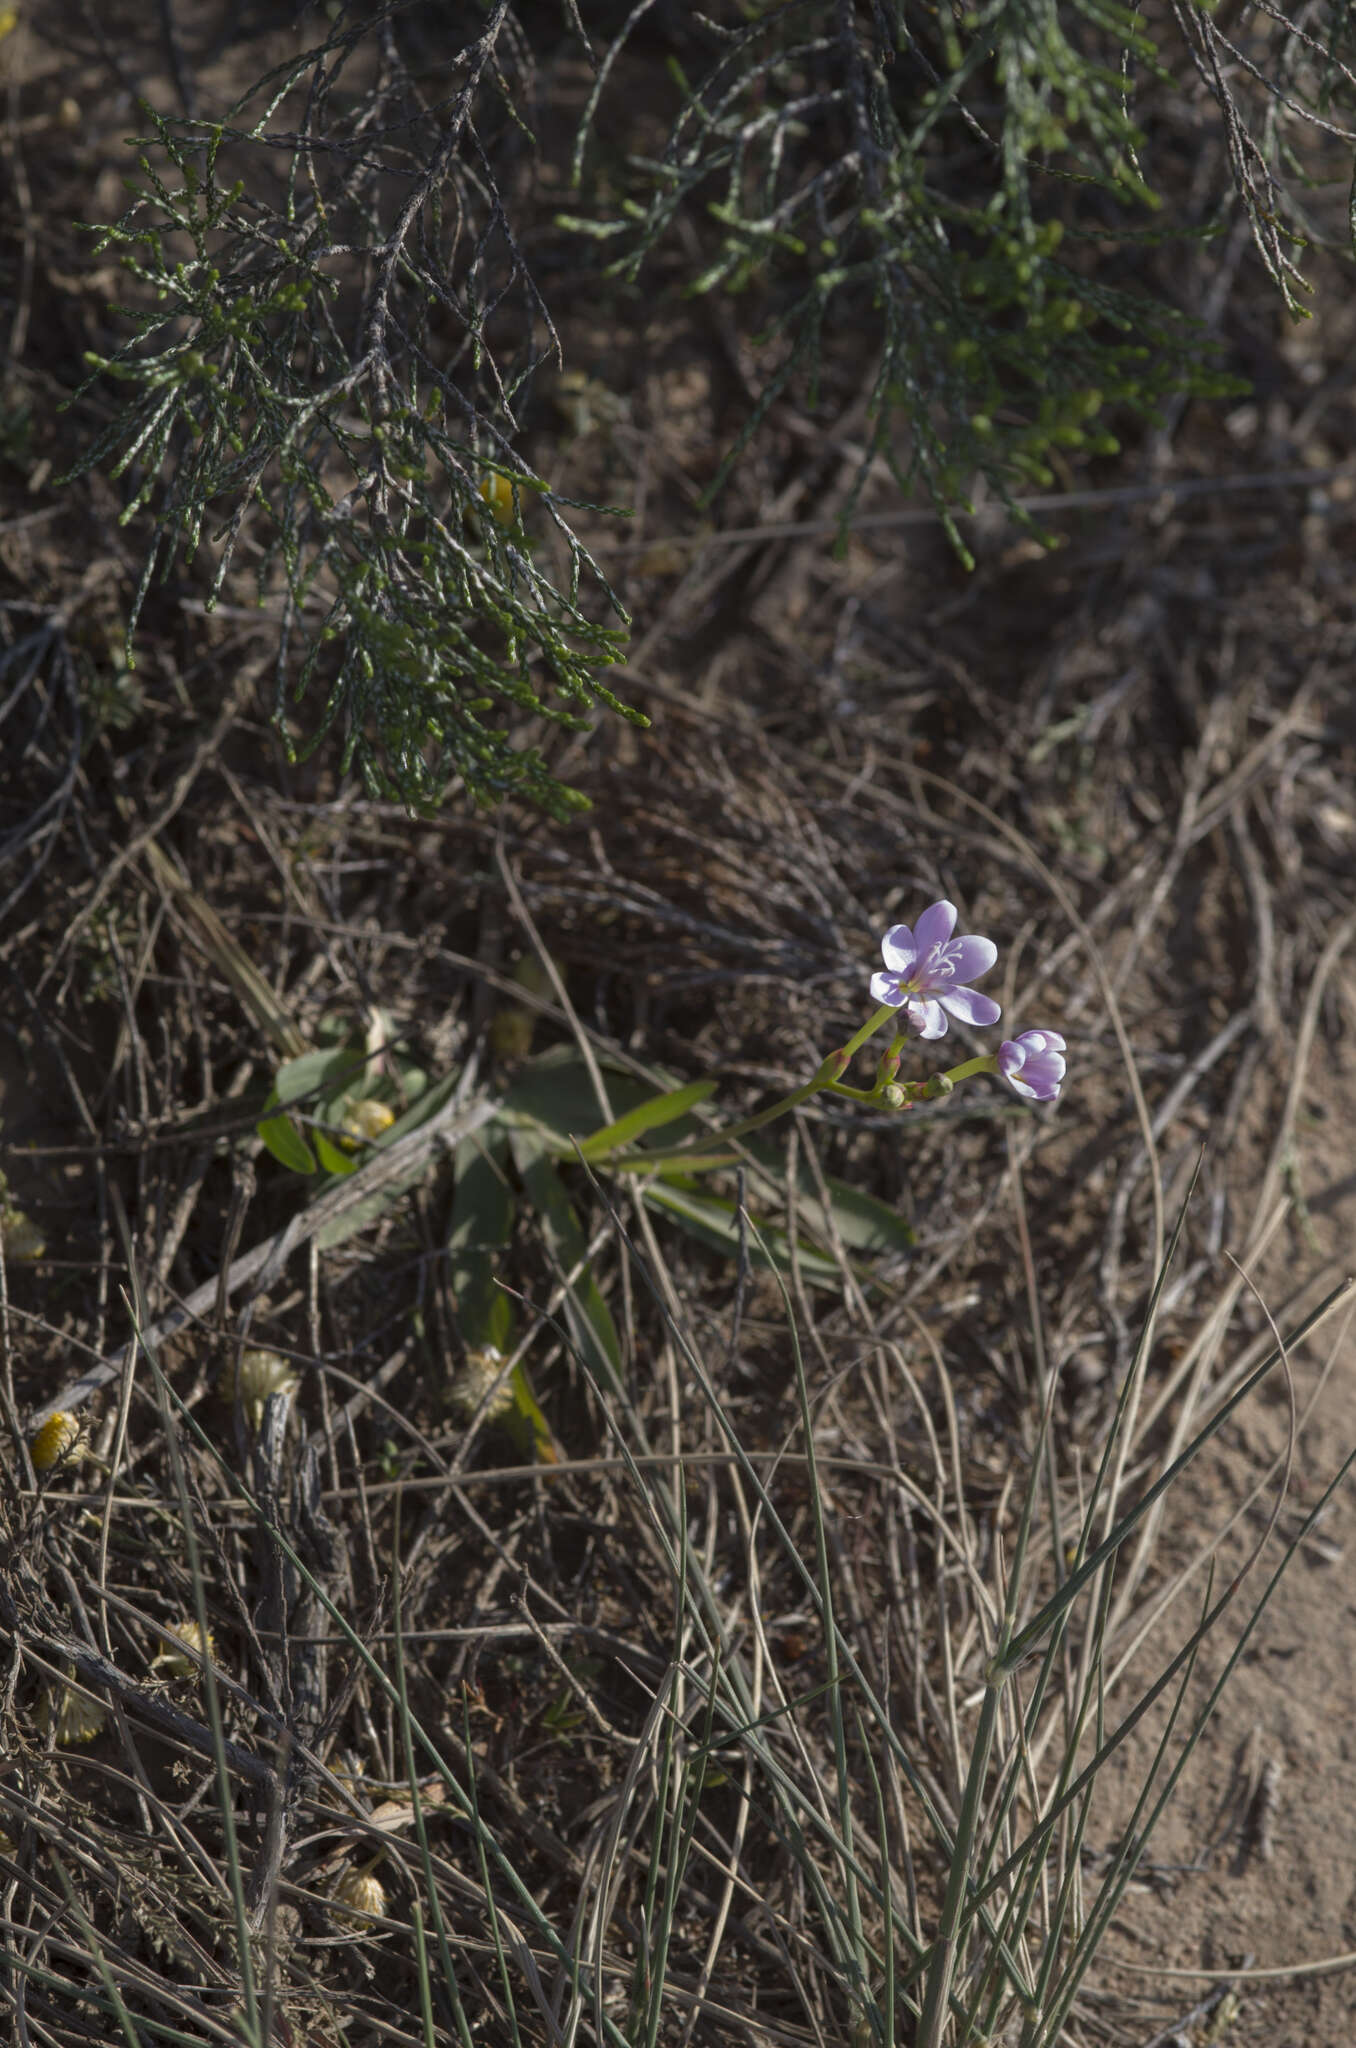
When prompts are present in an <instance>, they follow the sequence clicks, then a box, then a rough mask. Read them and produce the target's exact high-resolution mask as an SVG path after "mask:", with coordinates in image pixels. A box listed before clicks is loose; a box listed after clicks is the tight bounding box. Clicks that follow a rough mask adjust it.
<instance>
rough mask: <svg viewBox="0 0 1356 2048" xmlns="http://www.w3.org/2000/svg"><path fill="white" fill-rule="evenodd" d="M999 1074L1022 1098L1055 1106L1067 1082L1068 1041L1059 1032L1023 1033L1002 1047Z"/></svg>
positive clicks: (999, 1052)
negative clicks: (1065, 1080)
mask: <svg viewBox="0 0 1356 2048" xmlns="http://www.w3.org/2000/svg"><path fill="white" fill-rule="evenodd" d="M998 1071H999V1073H1000V1074H1001V1075H1002V1076H1003V1079H1004V1080H1005V1081H1006V1082H1007V1084H1008V1086H1009V1088H1012V1089H1014V1090H1015V1091H1016V1093H1017V1094H1018V1095H1025V1096H1027V1097H1029V1098H1030V1100H1031V1101H1033V1102H1053V1101H1054V1100H1055V1097H1056V1096H1057V1095H1058V1094H1059V1090H1060V1084H1061V1082H1062V1081H1063V1079H1064V1040H1063V1039H1062V1038H1061V1037H1060V1035H1059V1033H1058V1032H1057V1031H1019V1032H1018V1034H1017V1036H1016V1037H1015V1038H1007V1039H1004V1041H1003V1043H1002V1045H1000V1046H999V1048H998Z"/></svg>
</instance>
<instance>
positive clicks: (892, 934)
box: [871, 902, 1002, 1038]
mask: <svg viewBox="0 0 1356 2048" xmlns="http://www.w3.org/2000/svg"><path fill="white" fill-rule="evenodd" d="M955 927H956V906H955V904H954V903H946V902H942V903H933V904H931V905H930V906H929V908H928V909H927V910H925V911H924V912H923V914H922V916H921V917H920V918H919V920H918V922H917V924H916V925H915V926H914V927H913V930H912V931H910V929H909V927H908V925H906V924H892V925H891V927H890V929H889V931H888V932H887V933H886V934H885V937H884V938H883V939H882V940H881V942H880V950H881V957H882V958H883V959H884V961H885V972H884V973H883V974H873V975H872V977H871V994H872V998H873V1000H874V1001H876V1002H878V1003H888V1005H889V1006H890V1008H891V1009H892V1010H902V1011H903V1012H904V1015H905V1017H906V1018H907V1019H908V1021H909V1023H910V1025H911V1026H912V1027H913V1029H914V1030H915V1031H916V1032H917V1033H918V1036H919V1037H920V1038H945V1036H946V1019H947V1014H948V1012H949V1013H950V1015H951V1016H953V1017H959V1018H960V1020H961V1022H962V1023H963V1024H996V1023H997V1022H998V1019H999V1018H1000V1016H1001V1015H1002V1011H1001V1010H1000V1009H999V1007H998V1005H997V1003H996V1002H994V1001H993V999H992V997H990V996H981V995H977V994H976V993H975V991H974V989H972V988H967V987H966V983H967V982H971V981H977V980H978V979H979V977H980V975H981V974H987V973H988V971H989V969H990V968H991V967H992V966H993V963H994V961H995V960H996V959H997V958H998V948H997V946H995V944H994V942H993V940H992V939H981V938H976V937H973V936H972V937H969V938H963V939H953V938H952V936H951V934H952V932H953V931H954V930H955Z"/></svg>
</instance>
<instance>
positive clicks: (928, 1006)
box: [590, 899, 1065, 1169]
mask: <svg viewBox="0 0 1356 2048" xmlns="http://www.w3.org/2000/svg"><path fill="white" fill-rule="evenodd" d="M955 925H956V906H955V904H954V903H948V902H947V901H945V899H943V900H942V901H941V902H939V903H934V904H932V905H930V906H929V908H928V909H927V910H925V911H923V913H922V915H921V916H920V917H919V919H918V923H917V926H916V927H915V928H913V929H910V927H909V926H908V925H906V924H897V925H892V926H891V927H890V929H889V931H887V932H886V934H885V936H884V938H883V939H882V940H881V954H882V957H883V958H884V961H885V969H884V971H883V972H879V971H878V972H877V973H876V974H874V975H873V976H872V977H871V993H872V995H873V996H876V997H878V998H880V999H881V1000H880V1001H879V1002H878V1005H877V1007H876V1008H875V1009H874V1010H873V1011H872V1012H871V1015H870V1016H869V1017H868V1018H867V1020H866V1022H865V1023H864V1024H863V1025H862V1026H861V1027H860V1029H859V1030H857V1031H855V1032H854V1033H853V1035H852V1037H851V1038H850V1039H849V1040H848V1041H847V1043H846V1045H842V1046H840V1047H839V1048H838V1049H837V1051H835V1052H831V1053H829V1054H828V1055H827V1057H826V1058H825V1059H824V1060H822V1061H821V1063H820V1065H819V1066H818V1068H817V1069H816V1070H815V1072H814V1074H813V1075H812V1076H811V1078H810V1079H809V1080H808V1081H806V1082H803V1083H802V1085H801V1086H800V1087H799V1088H793V1089H792V1090H791V1092H790V1094H788V1095H782V1096H779V1097H778V1099H777V1101H776V1102H773V1103H771V1104H769V1106H768V1107H767V1108H766V1109H760V1110H758V1111H757V1112H756V1113H755V1114H754V1115H752V1116H746V1117H743V1118H741V1119H740V1121H739V1122H738V1123H734V1124H730V1125H727V1126H726V1128H725V1129H723V1130H718V1131H713V1132H711V1133H709V1134H705V1135H704V1136H703V1137H701V1138H700V1139H695V1140H691V1141H689V1142H688V1143H686V1144H683V1145H673V1146H668V1147H665V1148H663V1149H651V1148H647V1149H645V1150H637V1151H627V1150H624V1149H621V1146H620V1145H619V1147H618V1150H617V1152H616V1153H615V1154H614V1155H612V1159H611V1163H612V1164H613V1165H614V1166H616V1167H622V1168H627V1169H631V1168H639V1169H644V1168H648V1167H652V1166H655V1165H660V1164H671V1163H673V1162H674V1161H679V1162H681V1163H683V1164H685V1165H688V1166H691V1167H692V1168H694V1169H709V1168H712V1167H715V1166H723V1165H728V1164H729V1163H730V1162H731V1160H732V1158H733V1157H734V1155H733V1154H731V1153H730V1152H729V1151H728V1149H727V1148H728V1147H729V1146H731V1145H733V1144H736V1143H737V1142H738V1141H739V1140H740V1139H742V1138H747V1137H749V1136H750V1135H751V1134H752V1133H753V1132H754V1131H758V1130H761V1129H762V1128H763V1126H764V1125H765V1124H770V1123H775V1122H776V1120H777V1119H778V1118H779V1117H783V1116H786V1115H787V1114H788V1113H789V1112H790V1111H791V1110H793V1109H799V1108H800V1107H801V1105H802V1104H803V1103H806V1102H809V1101H810V1099H811V1098H812V1097H813V1096H815V1095H837V1096H841V1097H843V1098H844V1099H845V1100H847V1101H849V1102H857V1103H861V1104H863V1105H864V1106H866V1107H868V1108H873V1109H879V1108H885V1109H896V1110H899V1109H912V1108H913V1106H914V1105H915V1103H919V1102H936V1101H937V1100H939V1098H941V1097H942V1096H945V1095H950V1094H951V1093H952V1091H953V1090H954V1089H955V1088H957V1087H958V1086H959V1085H960V1084H961V1083H962V1082H965V1081H971V1080H974V1079H975V1077H976V1076H977V1075H980V1074H998V1075H1000V1076H1001V1078H1002V1079H1003V1080H1005V1081H1006V1082H1007V1083H1008V1085H1009V1087H1010V1088H1012V1090H1013V1092H1014V1093H1015V1094H1017V1095H1021V1096H1024V1097H1026V1098H1027V1099H1028V1100H1029V1101H1036V1102H1053V1101H1055V1100H1056V1098H1057V1097H1058V1095H1059V1092H1060V1089H1061V1087H1062V1086H1063V1082H1064V1071H1065V1062H1064V1052H1065V1042H1064V1039H1063V1038H1062V1037H1061V1036H1060V1034H1059V1032H1058V1031H1050V1030H1030V1031H1023V1032H1019V1033H1018V1035H1017V1037H1016V1038H1014V1039H1005V1040H1004V1041H1003V1043H1002V1045H1001V1046H1000V1047H999V1049H998V1051H997V1052H996V1053H978V1054H976V1055H975V1056H974V1057H973V1058H972V1059H968V1060H961V1061H960V1062H959V1063H958V1064H957V1065H956V1066H954V1067H951V1068H949V1069H948V1070H947V1071H946V1072H944V1073H940V1074H932V1075H929V1076H928V1078H927V1079H926V1080H918V1081H914V1080H909V1081H901V1080H900V1079H899V1078H898V1076H899V1068H900V1064H901V1062H902V1059H903V1054H904V1048H905V1046H906V1045H907V1044H908V1033H907V1032H902V1031H899V1030H896V1031H895V1034H894V1036H893V1037H892V1038H891V1040H890V1043H889V1045H888V1047H887V1048H886V1050H885V1052H884V1053H883V1054H882V1055H881V1057H880V1059H879V1061H878V1063H877V1066H876V1078H875V1080H874V1081H873V1083H872V1085H871V1086H870V1087H869V1088H854V1087H853V1086H852V1085H851V1084H850V1083H849V1082H847V1081H845V1080H844V1079H843V1076H844V1074H845V1073H846V1072H847V1070H848V1067H849V1065H850V1064H851V1062H852V1060H853V1058H854V1057H855V1055H856V1054H857V1053H859V1052H860V1051H861V1049H862V1047H863V1046H864V1045H866V1044H867V1043H868V1042H869V1041H870V1040H871V1039H872V1038H874V1037H875V1036H876V1034H877V1032H879V1031H881V1030H883V1029H884V1028H885V1027H886V1025H888V1024H891V1023H895V1024H897V1023H898V1020H899V1018H900V1017H901V1016H902V1017H903V1018H904V1019H905V1021H906V1022H907V1023H908V1024H909V1025H911V1026H912V1029H913V1033H914V1035H915V1036H916V1037H918V1038H922V1039H928V1040H936V1039H938V1038H942V1037H944V1036H945V1034H946V1030H947V1018H948V1016H952V1017H957V1018H959V1019H961V1021H962V1022H964V1023H967V1024H973V1025H978V1026H981V1027H983V1026H985V1025H989V1024H996V1023H997V1022H998V1019H999V1016H1000V1015H1001V1011H1000V1009H999V1006H998V1004H997V1003H996V1002H994V1000H993V998H992V997H991V996H986V995H982V994H980V993H979V992H978V991H977V990H975V989H973V988H970V987H969V986H968V985H967V983H968V981H970V980H978V978H979V977H980V976H981V975H984V974H987V973H988V972H989V970H990V968H991V967H992V966H993V965H994V963H995V961H996V960H997V958H998V948H997V947H996V946H995V945H994V943H993V941H992V939H985V938H980V937H978V936H967V937H963V938H959V939H958V938H955V937H953V933H954V931H955ZM712 1147H716V1148H719V1149H718V1150H716V1151H713V1150H712ZM607 1156H608V1154H607V1151H606V1149H605V1147H600V1146H599V1145H598V1144H597V1143H596V1141H595V1143H594V1144H593V1145H592V1146H591V1147H590V1157H591V1158H593V1159H600V1158H605V1157H607Z"/></svg>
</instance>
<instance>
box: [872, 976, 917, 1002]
mask: <svg viewBox="0 0 1356 2048" xmlns="http://www.w3.org/2000/svg"><path fill="white" fill-rule="evenodd" d="M871 1000H872V1002H873V1003H888V1004H889V1005H890V1008H891V1009H892V1010H897V1009H898V1008H899V1007H900V1005H901V1003H904V1002H907V1000H908V998H907V997H906V996H905V995H904V993H903V991H902V990H901V989H900V986H899V976H898V975H897V974H873V975H872V977H871Z"/></svg>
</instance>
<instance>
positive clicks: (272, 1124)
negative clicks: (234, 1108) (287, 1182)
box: [255, 1096, 315, 1173]
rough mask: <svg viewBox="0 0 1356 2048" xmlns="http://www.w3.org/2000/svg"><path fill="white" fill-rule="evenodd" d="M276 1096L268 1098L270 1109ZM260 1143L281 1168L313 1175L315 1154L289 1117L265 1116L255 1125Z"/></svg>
mask: <svg viewBox="0 0 1356 2048" xmlns="http://www.w3.org/2000/svg"><path fill="white" fill-rule="evenodd" d="M276 1099H277V1098H276V1096H270V1097H269V1106H270V1107H272V1105H273V1103H274V1101H276ZM255 1130H256V1132H257V1133H258V1136H259V1138H260V1141H261V1142H262V1143H263V1144H264V1145H265V1146H266V1147H267V1149H268V1150H269V1151H270V1152H271V1153H272V1154H273V1157H274V1158H275V1159H276V1160H278V1161H279V1162H280V1163H281V1164H282V1165H283V1166H286V1167H289V1168H290V1169H291V1171H292V1172H293V1173H314V1172H315V1154H314V1152H312V1150H311V1148H310V1146H309V1145H308V1144H307V1142H306V1140H305V1139H304V1138H303V1137H302V1135H301V1132H300V1131H299V1130H298V1129H297V1127H296V1125H295V1124H294V1123H293V1121H292V1119H291V1117H290V1116H266V1117H265V1118H264V1120H263V1122H262V1123H260V1124H256V1125H255Z"/></svg>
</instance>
